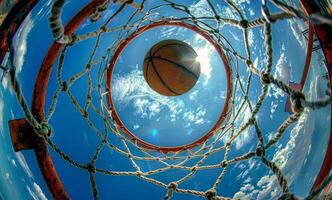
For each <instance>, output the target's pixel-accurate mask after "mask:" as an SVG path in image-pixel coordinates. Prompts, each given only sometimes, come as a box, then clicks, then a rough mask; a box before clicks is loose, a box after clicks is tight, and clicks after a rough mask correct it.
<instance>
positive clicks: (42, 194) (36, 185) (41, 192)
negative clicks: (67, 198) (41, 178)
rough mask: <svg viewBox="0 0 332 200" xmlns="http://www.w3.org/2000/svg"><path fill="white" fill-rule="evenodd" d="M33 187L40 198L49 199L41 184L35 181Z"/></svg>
mask: <svg viewBox="0 0 332 200" xmlns="http://www.w3.org/2000/svg"><path fill="white" fill-rule="evenodd" d="M33 188H34V190H35V194H36V195H37V197H38V198H39V199H40V200H47V198H46V196H45V194H44V192H43V191H42V189H41V188H40V186H39V185H38V184H37V183H33Z"/></svg>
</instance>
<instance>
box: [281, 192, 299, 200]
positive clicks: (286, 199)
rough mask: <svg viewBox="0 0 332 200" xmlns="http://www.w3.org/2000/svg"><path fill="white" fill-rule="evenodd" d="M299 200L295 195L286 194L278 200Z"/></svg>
mask: <svg viewBox="0 0 332 200" xmlns="http://www.w3.org/2000/svg"><path fill="white" fill-rule="evenodd" d="M296 199H297V198H296V197H295V196H294V194H291V193H284V194H283V195H281V197H279V199H278V200H296Z"/></svg>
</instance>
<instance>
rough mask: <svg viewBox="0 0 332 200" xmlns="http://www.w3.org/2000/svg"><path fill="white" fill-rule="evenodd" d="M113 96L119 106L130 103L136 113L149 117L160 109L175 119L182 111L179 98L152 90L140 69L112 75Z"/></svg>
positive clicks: (182, 105)
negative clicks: (122, 74) (125, 73)
mask: <svg viewBox="0 0 332 200" xmlns="http://www.w3.org/2000/svg"><path fill="white" fill-rule="evenodd" d="M113 98H114V100H115V101H116V102H121V105H120V107H119V109H121V108H122V107H121V106H127V105H128V104H132V105H133V107H134V108H135V111H136V113H135V114H137V115H140V116H141V117H142V118H149V119H151V118H152V117H154V116H155V115H156V114H158V113H159V112H161V110H163V109H166V110H167V111H169V113H170V117H171V120H174V121H175V120H176V118H177V117H178V114H179V113H181V112H182V111H183V107H184V103H183V101H182V100H180V99H174V98H170V97H166V96H162V95H160V94H158V93H156V92H155V91H153V90H152V89H151V88H150V87H149V86H148V85H147V83H146V81H145V80H144V78H143V75H142V71H140V70H133V71H132V72H130V73H128V74H127V75H125V76H118V77H114V84H113Z"/></svg>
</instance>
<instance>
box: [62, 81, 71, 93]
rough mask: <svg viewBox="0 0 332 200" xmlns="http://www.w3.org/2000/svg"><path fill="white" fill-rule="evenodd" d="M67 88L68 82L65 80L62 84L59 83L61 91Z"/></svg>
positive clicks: (66, 90)
mask: <svg viewBox="0 0 332 200" xmlns="http://www.w3.org/2000/svg"><path fill="white" fill-rule="evenodd" d="M68 90H69V86H68V83H67V82H66V81H64V82H62V84H61V91H63V92H68Z"/></svg>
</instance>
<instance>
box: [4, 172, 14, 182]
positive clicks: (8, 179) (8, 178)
mask: <svg viewBox="0 0 332 200" xmlns="http://www.w3.org/2000/svg"><path fill="white" fill-rule="evenodd" d="M4 179H5V181H7V182H8V183H9V184H12V183H13V182H12V180H11V178H10V174H9V173H8V172H6V173H5V175H4Z"/></svg>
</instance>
